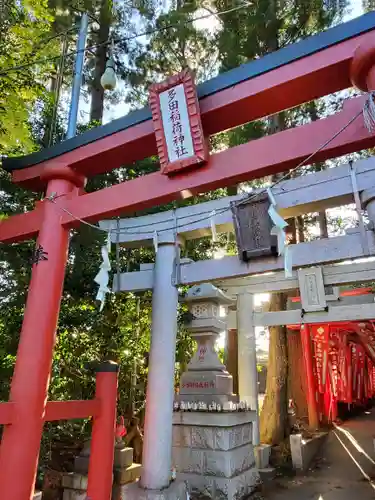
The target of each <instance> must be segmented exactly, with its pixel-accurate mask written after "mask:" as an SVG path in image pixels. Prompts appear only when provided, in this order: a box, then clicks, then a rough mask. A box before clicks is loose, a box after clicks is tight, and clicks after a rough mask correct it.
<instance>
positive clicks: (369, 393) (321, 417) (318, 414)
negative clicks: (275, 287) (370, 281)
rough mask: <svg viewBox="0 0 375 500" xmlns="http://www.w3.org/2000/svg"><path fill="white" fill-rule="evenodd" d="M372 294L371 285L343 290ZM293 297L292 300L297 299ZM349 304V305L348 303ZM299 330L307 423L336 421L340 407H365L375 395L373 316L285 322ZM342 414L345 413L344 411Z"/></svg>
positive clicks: (357, 293) (346, 292) (357, 294)
mask: <svg viewBox="0 0 375 500" xmlns="http://www.w3.org/2000/svg"><path fill="white" fill-rule="evenodd" d="M367 294H372V289H371V288H358V289H354V290H348V291H344V292H342V293H341V294H340V296H341V297H345V296H353V295H355V296H359V295H367ZM299 301H300V298H299V297H295V298H293V299H292V302H299ZM348 307H350V306H348ZM288 329H290V330H298V331H300V332H301V344H302V351H303V360H300V361H301V366H299V367H298V368H297V369H299V370H301V373H305V375H306V378H305V380H306V395H307V403H308V413H309V415H308V416H309V426H310V428H311V429H317V428H318V427H319V424H326V423H331V422H334V421H335V420H337V418H338V416H339V411H338V410H339V408H342V409H343V408H345V409H346V410H350V409H352V408H355V407H366V406H367V404H368V403H369V402H370V400H371V399H372V398H373V397H374V396H375V319H374V320H373V321H368V320H367V321H350V322H346V321H342V322H337V323H322V324H319V323H318V324H308V317H306V323H305V324H303V325H288ZM343 413H345V412H343Z"/></svg>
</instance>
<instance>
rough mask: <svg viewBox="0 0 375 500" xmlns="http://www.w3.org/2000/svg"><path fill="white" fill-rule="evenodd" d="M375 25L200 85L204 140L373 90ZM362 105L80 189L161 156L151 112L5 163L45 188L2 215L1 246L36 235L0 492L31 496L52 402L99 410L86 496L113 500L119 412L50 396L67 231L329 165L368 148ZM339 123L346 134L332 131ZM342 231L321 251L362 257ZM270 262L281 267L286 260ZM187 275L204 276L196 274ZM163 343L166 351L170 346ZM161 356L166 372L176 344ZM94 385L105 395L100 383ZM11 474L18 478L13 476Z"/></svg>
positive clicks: (84, 411) (5, 420)
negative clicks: (173, 168) (177, 165)
mask: <svg viewBox="0 0 375 500" xmlns="http://www.w3.org/2000/svg"><path fill="white" fill-rule="evenodd" d="M374 25H375V13H370V14H367V15H365V16H362V17H361V18H358V19H356V20H354V21H351V22H349V23H346V24H343V25H340V26H337V27H335V28H333V29H331V30H328V31H327V32H324V33H321V34H319V35H317V36H314V37H310V38H309V39H306V40H304V41H302V42H300V43H298V44H295V45H291V46H288V47H286V48H284V49H281V50H280V51H277V52H275V53H273V54H270V55H267V56H266V57H264V58H262V59H260V60H256V61H253V62H250V63H248V64H245V65H242V66H241V67H239V68H236V69H235V70H232V71H230V72H228V73H225V74H222V75H219V76H218V77H216V78H214V79H213V80H211V81H209V82H206V83H204V84H202V85H201V86H199V87H198V97H199V107H200V110H201V115H202V125H203V133H204V135H205V136H206V137H208V136H209V135H211V134H215V133H217V132H220V131H222V130H226V129H228V128H231V127H235V126H238V125H242V124H244V123H247V122H249V121H252V120H255V119H259V118H262V117H264V116H269V115H272V114H274V113H278V112H280V111H282V110H285V109H288V108H291V107H294V106H298V105H300V104H302V103H304V102H307V101H310V100H312V99H316V98H318V97H321V96H324V95H327V94H329V93H333V92H336V91H339V90H342V89H345V88H347V87H349V86H350V85H352V82H353V84H355V85H356V86H357V87H358V88H359V89H361V90H363V91H365V92H368V91H370V92H371V91H374V90H375V72H374V67H375V65H374V64H375V46H374V44H373V33H374V31H373V30H374ZM364 102H365V99H364V98H358V99H351V100H349V101H348V102H347V103H346V105H345V107H344V108H343V110H342V111H340V112H338V113H336V114H335V115H332V116H330V117H328V118H326V119H324V120H319V121H317V122H314V123H311V124H307V125H304V126H301V127H298V128H296V129H292V130H286V131H284V132H280V133H277V134H274V135H272V136H269V137H265V138H262V139H259V140H256V141H251V142H250V143H248V144H244V145H241V146H238V147H234V148H231V149H229V150H226V151H222V152H218V153H216V154H211V155H210V156H209V158H208V160H207V162H206V164H205V165H204V166H203V167H200V168H194V169H192V170H190V171H188V172H186V173H180V174H178V175H175V176H167V175H164V174H163V173H162V172H161V171H158V172H155V173H153V174H150V175H147V176H143V177H140V178H137V179H134V180H131V181H127V182H124V183H121V184H118V185H115V186H111V187H109V188H106V189H102V190H100V191H96V192H93V193H89V194H86V193H84V185H85V180H86V178H87V177H89V176H93V175H96V174H98V173H103V172H107V171H110V170H112V169H115V168H120V167H121V166H123V165H124V164H130V163H132V162H134V161H136V160H140V159H143V158H145V157H148V156H151V155H154V154H155V153H156V151H157V145H156V141H155V135H154V134H155V130H154V128H153V125H152V121H151V116H150V111H149V109H143V110H140V111H137V112H135V113H131V114H130V115H128V116H127V117H124V118H123V119H120V120H117V121H115V122H113V123H111V124H109V125H106V126H104V127H98V128H96V129H93V130H91V131H89V132H87V133H85V134H82V135H81V136H78V137H75V138H73V139H70V140H68V141H65V142H63V143H61V144H59V145H56V146H54V147H52V148H50V149H47V150H44V151H41V152H38V153H35V154H32V155H29V156H25V157H22V158H18V159H17V158H16V159H14V158H13V159H12V158H9V159H4V161H3V168H5V169H6V170H7V171H9V172H12V178H13V181H14V182H16V183H18V184H19V185H20V186H23V187H25V188H27V189H32V190H34V191H35V190H36V191H42V192H44V193H45V195H46V196H45V198H44V200H43V201H41V202H39V203H37V204H36V207H35V209H34V210H32V211H30V212H27V213H23V214H19V215H15V216H13V217H10V218H9V219H6V220H2V221H1V222H0V241H1V242H3V243H13V242H19V241H23V240H25V239H30V238H34V237H37V248H36V253H35V256H34V260H35V263H34V265H33V268H32V276H31V281H30V287H29V293H28V298H27V303H26V308H25V315H24V321H23V326H22V331H21V335H20V342H19V347H18V352H17V359H16V366H15V370H14V374H13V377H12V384H11V392H10V401H9V402H8V403H1V404H0V424H3V425H4V431H3V437H2V442H1V448H0V496H1V497H2V498H13V499H14V500H26V499H29V498H31V497H32V494H33V490H34V483H35V476H36V468H37V463H38V454H39V448H40V439H41V434H42V429H43V423H44V421H45V420H46V419H48V418H50V417H51V415H52V413H51V411H50V410H49V409H50V408H52V407H54V408H56V410H55V411H54V414H53V417H54V419H56V418H77V416H79V418H84V417H87V416H90V415H91V416H93V417H94V426H96V429H97V431H96V432H94V435H93V446H92V454H91V461H90V469H89V485H88V495H89V496H90V498H91V499H92V500H108V498H109V496H110V491H111V484H110V483H111V481H110V479H111V471H112V464H113V439H114V438H113V439H111V438H109V437H108V436H110V435H111V434H112V435H113V434H114V433H113V430H114V418H115V415H114V412H112V413H111V412H106V411H105V407H104V404H103V400H102V399H100V398H98V401H97V402H96V403H95V404H92V405H91V404H89V405H87V404H76V403H82V402H74V404H73V405H72V404H71V403H72V402H61V403H60V402H59V403H60V404H59V405H58V406H56V405H55V403H52V402H48V403H47V390H48V385H49V379H50V375H51V373H50V371H51V362H52V356H53V347H54V342H55V333H56V326H57V321H58V315H59V307H60V301H61V293H62V286H63V280H64V273H65V265H66V260H67V251H68V244H69V231H70V229H71V228H73V227H75V226H77V225H78V223H79V222H80V221H83V222H91V223H92V222H95V221H98V220H101V219H103V218H108V217H112V216H116V215H121V214H123V213H124V212H127V211H131V212H134V211H135V210H142V209H146V208H149V207H152V206H155V205H160V204H163V203H167V202H169V201H172V200H175V199H180V198H183V197H188V196H192V195H194V194H195V193H198V192H204V191H209V190H212V189H216V188H219V187H225V186H227V185H233V184H236V183H239V182H242V181H245V180H249V179H254V178H257V177H258V178H259V177H262V176H264V175H270V174H274V173H278V172H283V171H285V170H287V169H288V168H291V167H294V166H295V165H296V163H297V162H298V161H301V160H304V159H306V158H308V157H309V156H311V155H312V154H314V160H315V161H324V160H326V159H328V158H332V157H334V156H339V155H342V154H346V153H350V152H353V151H358V150H360V149H363V148H369V147H373V146H374V144H375V139H374V136H373V135H372V134H370V133H369V132H368V130H367V129H366V127H365V125H364V123H363V120H361V119H360V118H359V117H360V114H361V110H362V108H363V105H364ZM194 106H195V105H194ZM195 107H196V106H195ZM340 130H341V133H339V134H337V136H336V137H335V139H332V137H333V134H334V133H335V132H338V131H340ZM276 152H277V154H276ZM250 158H251V161H252V163H251V164H249V159H250ZM228 165H230V168H228ZM345 238H346V240H345V241H344V240H343V239H342V240H339V239H337V240H336V242H335V243H334V245H338V246H336V247H334V248H333V247H332V245H331V244H329V245H328V247H327V254H329V253H331V254H333V253H335V252H336V254H337V252H341V254H342V255H344V254H345V256H349V257H350V256H353V255H352V254H353V253H354V254H358V253H359V251H360V249H359V246H361V240H360V239H359V238H358V235H351V236H350V241H351V243H353V244H354V247H353V248H354V250H350V249H349V248H348V244H349V241H348V239H347V238H349V235H348V236H347V237H345ZM342 244H344V246H342ZM358 245H359V246H358ZM372 246H373V239H372V237H369V247H370V249H372ZM160 248H163V245H161V246H160ZM163 253H165V254H168V255H169V254H172V253H173V255H175V248H172V245H171V244H170V241H169V240H166V241H165V245H164V250H163ZM295 259H296V260H295V265H296V266H301V265H303V256H301V255H299V256H298V255H297V252H296V256H295ZM308 263H309V262H307V264H308ZM193 266H194V267H193ZM200 266H201V264H200V263H196V264H193V265H192V267H190V271H189V276H188V278H187V279H185V278H183V277H182V278H183V279H185V281H189V280H190V281H192V282H198V281H199V280H200V279H201V278H202V277H205V278H207V279H208V280H212V279H218V278H220V277H221V276H220V272H218V268H217V267H215V266H209V267H207V269H205V273H202V269H201V270H199V267H200ZM232 266H233V269H232V271H234V273H233V272H231V273H230V274H231V275H233V274H234V275H241V273H242V275H244V274H243V273H244V268H243V267H241V266H239V263H235V262H234V261H233V264H232ZM269 267H270V268H272V267H275V263H269ZM276 267H278V269H280V268H281V267H282V266H281V263H280V262H279V263H278V264H277V265H276ZM155 269H156V271H155V274H156V275H157V277H156V278H155V279H156V280H160V287H161V288H163V290H164V289H165V290H166V293H167V295H168V296H169V297H170V301H171V302H170V304H169V305H168V307H170V308H171V309H172V306H173V307H174V306H175V305H176V301H177V291H176V290H175V291H174V292H172V290H171V288H170V287H171V284H170V282H167V281H166V280H165V278H164V277H163V276H162V274H161V272H160V271H161V269H160V268H159V265H158V263H156V268H155ZM186 269H188V266H187V267H186ZM236 269H237V274H236ZM168 271H172V269H169V270H168ZM192 271H193V272H198V274H200V276H196V277H195V278H193V276H192ZM215 276H216V277H215ZM46 283H48V284H49V286H48V287H46ZM336 309H338V308H336ZM170 335H173V331H170ZM169 345H170V346H171V347H172V345H171V343H169ZM165 354H166V356H167V359H169V365H168V366H169V368H171V367H172V363H171V359H172V352H167V353H165ZM151 364H152V363H151ZM106 369H109V367H108V366H106ZM111 370H112V371H113V367H111ZM108 373H110V372H108ZM165 375H167V369H166V370H165ZM165 380H166V383H167V386H166V389H165V390H166V392H168V394H169V396H168V397H169V398H170V399H171V398H172V397H173V396H172V394H173V382H172V373H168V377H167V376H165ZM111 383H112V382H111ZM111 387H112V386H111ZM112 388H113V387H112ZM101 390H102V392H103V387H101ZM84 403H85V402H84ZM51 405H52V406H51ZM53 405H55V406H53ZM78 408H79V411H78ZM68 409H69V410H68ZM171 412H172V408H170V407H169V406H165V407H162V406H159V407H157V408H156V415H155V419H156V420H158V421H161V420H162V419H163V416H165V418H166V421H170V418H171ZM104 415H106V417H104ZM147 432H148V435H149V437H148V438H147V439H149V440H150V442H152V439H153V437H155V436H156V435H157V434H158V433H159V432H160V429H159V428H156V426H155V427H153V426H152V422H148V424H147ZM111 441H112V442H111ZM25 443H27V446H25ZM20 450H22V452H21V451H20ZM156 455H157V453H156V451H154V452H152V453H151V452H150V453H147V452H146V453H145V462H144V474H143V476H142V480H141V486H142V488H143V489H144V490H149V489H156V490H160V489H165V488H167V487H168V485H169V478H168V473H167V471H166V470H165V471H163V473H161V474H159V475H155V474H153V472H152V469H151V467H150V465H151V464H152V461H153V460H154V458H155V456H156ZM164 463H165V464H166V462H164ZM15 470H17V473H18V480H17V481H14V480H13V475H14V471H15ZM141 491H142V490H141V489H140V494H141Z"/></svg>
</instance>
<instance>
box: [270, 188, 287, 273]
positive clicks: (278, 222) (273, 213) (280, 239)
mask: <svg viewBox="0 0 375 500" xmlns="http://www.w3.org/2000/svg"><path fill="white" fill-rule="evenodd" d="M267 194H268V198H269V200H270V203H271V205H270V207H269V209H268V215H269V216H270V218H271V220H272V222H273V223H274V227H273V228H272V229H271V234H274V235H276V236H277V248H278V253H279V256H280V257H281V256H282V255H283V256H284V269H285V276H286V277H289V276H290V275H291V272H292V263H291V254H290V252H289V249H288V247H286V246H285V240H286V233H285V228H286V227H287V226H288V223H287V222H285V220H284V219H283V218H282V217H281V215H280V214H279V213H278V212H277V210H276V200H275V197H274V195H273V193H272V191H271V188H267Z"/></svg>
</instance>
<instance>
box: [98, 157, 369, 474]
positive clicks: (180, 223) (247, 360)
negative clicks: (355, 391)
mask: <svg viewBox="0 0 375 500" xmlns="http://www.w3.org/2000/svg"><path fill="white" fill-rule="evenodd" d="M273 194H274V197H275V199H276V203H277V207H278V209H279V211H280V214H282V215H283V216H284V217H286V218H288V217H295V216H298V215H302V214H305V213H309V212H310V213H311V212H318V211H321V210H325V209H328V208H333V207H338V206H342V205H345V204H350V203H355V202H357V203H360V205H357V209H358V216H359V227H358V228H353V229H350V230H348V231H347V234H346V235H345V236H337V237H332V238H328V239H320V240H317V241H312V242H309V243H300V244H297V245H291V246H290V248H291V250H290V252H291V255H292V263H293V267H294V268H300V267H306V266H313V265H315V266H316V265H318V266H319V267H315V268H312V269H313V270H314V269H316V270H317V275H316V276H315V274H314V276H313V278H314V280H316V283H317V285H316V286H317V287H320V288H318V289H317V290H318V292H319V294H320V295H319V297H320V300H324V301H325V300H327V301H328V302H327V303H329V304H330V306H332V307H330V308H329V310H328V312H324V307H325V306H324V307H323V308H318V309H317V310H318V312H316V313H314V312H309V313H308V314H307V315H306V316H305V318H304V319H302V316H303V315H301V309H298V310H296V308H294V309H293V310H290V311H281V312H276V313H263V312H260V311H256V309H255V306H254V294H255V293H266V292H277V291H288V290H294V289H298V288H302V289H303V288H304V283H305V280H306V276H307V275H309V273H310V274H311V272H308V273H306V272H305V271H303V270H300V271H298V272H297V271H294V272H293V274H292V276H291V277H285V273H284V271H280V269H282V268H283V266H284V262H283V259H282V258H281V257H279V258H274V257H264V258H260V259H257V260H254V261H250V262H249V263H244V262H241V261H240V260H239V259H238V257H237V256H235V257H223V258H221V259H211V260H208V261H207V260H204V261H198V262H193V261H192V260H191V259H181V261H180V260H179V259H178V258H177V259H176V244H175V242H176V237H177V238H178V241H179V244H182V243H183V242H184V241H186V240H189V239H197V238H200V237H203V236H209V235H211V234H212V226H213V225H214V226H215V228H216V231H217V233H220V232H224V233H227V232H233V231H234V228H233V216H232V213H231V210H230V206H231V203H233V202H234V201H239V200H241V199H243V198H244V197H246V196H245V195H238V196H235V197H227V198H222V199H219V200H215V201H211V202H206V203H201V204H198V205H193V206H188V207H185V208H179V209H176V210H169V211H166V212H162V213H157V214H153V215H147V216H142V217H134V218H128V219H120V220H117V221H101V222H100V226H101V227H102V228H103V229H106V230H107V231H111V234H112V242H113V243H119V244H121V245H123V246H125V247H131V248H134V247H142V246H152V245H154V244H155V235H157V241H158V242H159V245H160V246H158V248H157V252H156V255H155V264H141V266H140V271H133V272H127V273H120V274H115V276H114V283H113V290H114V291H115V292H119V291H128V292H130V291H132V292H138V291H142V290H153V311H154V313H155V314H153V322H152V339H153V343H152V345H151V353H150V358H151V360H152V359H154V360H160V359H163V360H165V359H166V354H165V353H166V352H170V353H171V356H173V359H174V354H173V355H172V353H174V348H173V346H174V342H175V340H174V339H175V333H174V334H173V335H171V334H170V332H169V331H168V330H169V329H171V330H173V332H175V330H176V327H177V312H176V307H172V308H169V307H168V308H166V307H165V306H166V305H167V306H168V304H171V303H172V297H173V304H174V306H175V305H176V300H177V298H176V285H195V284H199V283H203V282H208V281H212V282H215V284H216V285H218V286H219V287H220V288H222V289H223V290H225V292H226V293H228V294H229V295H234V296H236V297H237V307H236V313H235V314H233V313H231V314H230V317H229V325H228V329H231V330H233V329H235V330H237V334H238V387H239V397H240V399H241V400H243V401H246V402H247V403H248V404H249V405H250V407H251V408H252V409H253V410H255V411H256V412H257V413H258V390H257V361H256V346H255V327H257V326H261V327H264V326H273V325H280V324H282V325H289V324H293V325H297V324H301V323H302V322H304V321H305V322H308V323H323V322H339V321H346V320H348V321H350V320H356V319H361V320H364V319H373V318H375V304H374V303H373V300H372V301H371V300H370V301H369V300H366V298H362V297H360V298H359V302H358V300H357V301H356V302H354V303H353V301H350V299H349V302H348V303H345V302H343V301H341V302H338V301H337V297H336V296H332V297H329V296H327V297H326V294H325V293H324V290H323V291H322V288H321V287H322V286H332V285H333V286H338V285H343V284H350V283H355V282H358V281H361V282H366V281H372V280H373V279H375V262H373V261H369V262H366V263H362V264H360V263H353V264H347V265H345V266H342V265H335V264H332V263H336V262H338V261H345V260H353V259H359V258H363V257H369V256H372V255H375V253H374V252H375V237H374V231H373V227H374V223H375V157H370V158H368V159H365V160H359V161H357V162H355V163H349V164H343V165H341V166H339V167H336V168H332V169H329V170H326V171H321V172H317V173H314V174H309V175H306V176H304V177H299V178H295V179H291V180H286V181H283V182H281V183H280V184H278V185H277V186H276V187H275V188H274V189H273ZM361 200H362V202H361ZM362 207H363V209H365V210H366V211H367V215H368V217H369V219H370V225H369V227H368V228H366V227H365V226H364V224H363V219H362ZM225 209H227V210H225ZM215 214H218V215H215ZM115 228H118V229H119V230H120V233H119V234H114V233H113V232H112V231H113V230H114V229H115ZM327 264H329V265H327ZM308 269H311V268H308ZM270 272H271V274H269V273H270ZM322 294H323V295H322ZM168 297H169V298H168ZM324 297H325V298H324ZM367 299H368V298H367ZM306 301H307V302H308V298H305V302H306ZM305 307H306V310H308V306H307V305H306V304H305ZM161 318H162V321H161ZM167 346H169V347H170V348H167ZM171 360H172V358H171ZM308 361H309V360H308ZM310 361H311V360H310ZM374 361H375V360H374ZM166 371H167V370H164V369H162V368H161V367H160V364H159V363H158V364H157V367H156V366H155V368H154V366H153V365H151V366H150V370H149V377H150V380H151V384H152V386H151V387H152V389H150V398H152V395H153V394H154V395H155V405H156V404H157V402H159V403H160V397H161V396H160V390H159V388H160V387H162V386H164V384H165V377H166ZM168 371H169V373H172V371H171V368H170V367H169V368H168ZM310 403H311V404H310V405H309V411H310V424H311V426H312V427H316V425H317V413H316V405H313V404H312V402H311V401H310ZM149 408H150V406H149ZM314 408H315V411H314ZM164 419H165V416H164ZM167 422H168V425H167ZM257 422H258V420H257V419H256V420H255V422H254V424H253V444H254V445H259V444H260V442H259V428H258V425H257ZM164 423H165V427H164V432H163V431H161V432H160V435H159V445H158V446H157V449H158V450H159V453H158V456H157V457H156V456H155V467H156V463H158V464H159V465H160V460H161V456H163V454H161V453H160V450H161V449H164V452H165V453H166V454H168V450H169V449H170V447H171V446H172V436H171V435H170V434H169V431H168V430H167V428H168V426H169V427H171V426H172V417H171V416H170V420H169V421H166V420H164ZM146 432H147V427H146ZM154 444H155V441H154Z"/></svg>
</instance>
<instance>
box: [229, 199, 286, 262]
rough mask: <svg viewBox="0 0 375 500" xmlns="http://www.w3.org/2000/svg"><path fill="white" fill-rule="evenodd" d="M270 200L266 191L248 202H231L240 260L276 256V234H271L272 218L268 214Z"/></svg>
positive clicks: (246, 260) (245, 260)
mask: <svg viewBox="0 0 375 500" xmlns="http://www.w3.org/2000/svg"><path fill="white" fill-rule="evenodd" d="M269 207H270V201H269V198H268V195H267V194H266V193H264V194H259V196H257V197H256V198H254V199H251V200H249V201H248V202H244V201H242V202H241V203H238V202H237V203H236V202H234V203H232V205H231V208H232V214H233V222H234V228H235V234H236V241H237V248H238V255H239V257H240V259H241V260H243V261H244V262H248V261H249V260H251V259H255V258H257V257H264V256H267V255H268V256H269V255H272V256H275V257H276V256H277V254H278V248H277V235H275V234H271V230H272V226H273V224H272V220H271V218H270V216H269V215H268V209H269Z"/></svg>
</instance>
